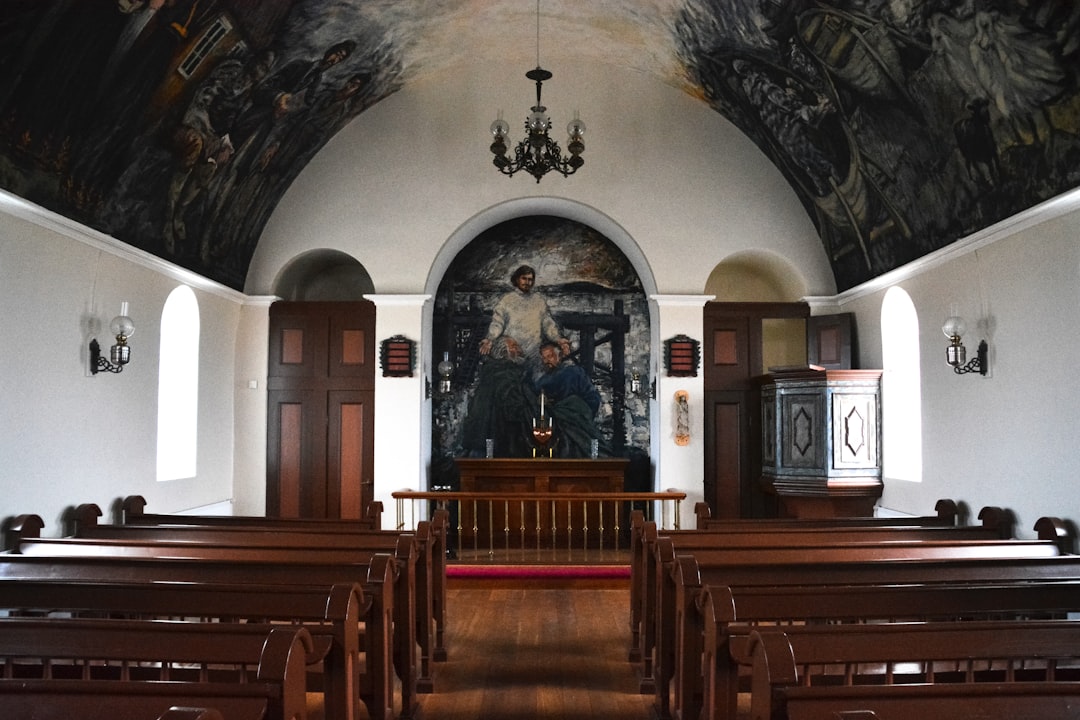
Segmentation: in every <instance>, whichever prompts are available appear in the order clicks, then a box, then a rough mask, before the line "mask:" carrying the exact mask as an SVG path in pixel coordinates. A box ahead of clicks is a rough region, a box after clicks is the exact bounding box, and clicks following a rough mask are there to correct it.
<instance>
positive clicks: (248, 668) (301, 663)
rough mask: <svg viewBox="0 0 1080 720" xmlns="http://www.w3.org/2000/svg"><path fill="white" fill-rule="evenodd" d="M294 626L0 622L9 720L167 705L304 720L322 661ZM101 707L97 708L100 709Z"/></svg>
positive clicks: (123, 713)
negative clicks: (309, 687)
mask: <svg viewBox="0 0 1080 720" xmlns="http://www.w3.org/2000/svg"><path fill="white" fill-rule="evenodd" d="M319 659H320V657H319V655H318V654H317V653H316V652H315V648H314V644H313V642H312V638H311V635H310V634H309V633H308V631H307V630H306V629H304V628H302V627H298V626H284V625H281V626H271V625H262V624H259V625H241V624H235V623H228V624H224V623H194V622H190V623H175V622H159V621H141V620H140V621H128V620H76V619H66V620H62V619H55V618H53V619H46V620H43V619H34V618H3V619H0V667H2V668H3V670H2V672H0V706H2V707H3V708H4V716H5V717H13V718H24V717H33V718H44V717H47V715H46V714H45V713H46V710H45V709H44V708H48V711H47V712H49V714H50V715H51V716H52V717H65V718H80V719H81V718H88V719H92V720H96V719H100V720H105V719H106V718H138V717H145V718H156V717H158V716H160V715H162V714H163V713H164V712H165V711H167V710H168V709H169V708H170V707H173V706H178V705H185V706H190V705H198V706H207V707H214V708H216V709H217V710H218V711H219V712H222V713H223V714H226V716H227V717H236V718H250V719H251V720H257V719H259V718H266V720H304V719H305V718H306V717H307V697H306V670H307V667H308V666H309V665H310V664H312V663H314V662H318V661H319ZM103 709H104V710H105V711H104V712H102V710H103Z"/></svg>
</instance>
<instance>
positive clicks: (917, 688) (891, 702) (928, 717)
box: [785, 682, 1080, 720]
mask: <svg viewBox="0 0 1080 720" xmlns="http://www.w3.org/2000/svg"><path fill="white" fill-rule="evenodd" d="M786 694H787V702H786V708H785V712H786V717H787V718H788V720H890V719H891V718H901V720H904V719H907V718H919V719H920V720H957V718H1008V719H1009V720H1048V719H1049V718H1071V717H1073V716H1074V715H1075V714H1076V708H1077V706H1078V705H1080V683H1077V682H1051V683H1046V682H1019V683H940V684H936V685H888V686H884V687H881V686H878V687H874V686H870V687H866V686H860V687H844V686H839V687H832V688H813V689H810V688H806V689H803V688H790V689H789V690H787V691H786ZM852 708H857V709H852Z"/></svg>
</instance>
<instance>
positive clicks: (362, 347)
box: [266, 302, 375, 518]
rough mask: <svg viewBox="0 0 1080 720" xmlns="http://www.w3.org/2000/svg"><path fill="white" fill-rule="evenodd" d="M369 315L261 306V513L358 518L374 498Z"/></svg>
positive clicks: (365, 308)
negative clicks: (265, 351)
mask: <svg viewBox="0 0 1080 720" xmlns="http://www.w3.org/2000/svg"><path fill="white" fill-rule="evenodd" d="M374 328H375V307H374V305H373V304H372V303H370V302H317V303H299V302H280V303H274V304H273V305H271V306H270V345H269V351H270V362H269V377H268V379H267V387H268V388H269V392H268V399H269V407H268V416H267V433H268V436H267V479H266V482H267V487H266V512H267V514H268V515H271V516H282V517H294V516H296V517H327V518H359V517H363V515H364V511H365V508H367V506H368V505H369V504H370V503H371V501H372V500H373V498H374V485H373V476H374V443H375V439H374V426H373V424H374V407H375V390H374V387H375V347H374V346H375V343H374V342H372V336H373V333H374Z"/></svg>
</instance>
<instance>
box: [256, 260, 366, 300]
mask: <svg viewBox="0 0 1080 720" xmlns="http://www.w3.org/2000/svg"><path fill="white" fill-rule="evenodd" d="M374 292H375V285H374V283H372V281H371V276H370V275H369V274H368V272H367V270H366V269H365V268H364V266H363V265H362V264H360V261H358V260H357V259H356V258H354V257H352V256H351V255H347V254H345V253H343V252H341V251H339V250H329V249H321V250H311V251H308V252H306V253H303V254H302V255H299V256H297V257H296V258H294V259H293V260H292V261H291V262H289V263H288V264H287V265H286V266H285V267H284V268H283V269H282V271H281V272H280V273H279V274H278V277H277V279H276V280H275V282H274V294H275V295H277V296H278V297H280V298H282V299H283V300H292V301H319V300H329V301H356V300H363V299H364V295H365V294H371V293H374Z"/></svg>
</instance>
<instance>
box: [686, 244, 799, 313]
mask: <svg viewBox="0 0 1080 720" xmlns="http://www.w3.org/2000/svg"><path fill="white" fill-rule="evenodd" d="M705 294H706V295H713V296H715V297H716V299H717V301H719V302H796V301H798V300H801V299H802V298H803V297H805V296H806V282H805V280H804V279H803V277H802V275H801V274H800V273H799V271H798V270H797V269H796V268H795V267H794V266H793V265H792V264H791V263H790V262H788V261H787V260H785V259H784V258H782V257H780V256H779V255H775V254H773V253H769V252H765V251H761V250H746V251H744V252H739V253H735V254H733V255H729V256H728V257H726V258H724V259H723V260H722V261H721V262H720V263H718V264H717V266H716V267H715V268H713V271H712V273H711V274H710V275H709V279H708V280H707V281H706V282H705Z"/></svg>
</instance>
